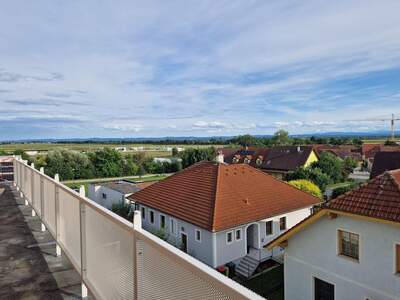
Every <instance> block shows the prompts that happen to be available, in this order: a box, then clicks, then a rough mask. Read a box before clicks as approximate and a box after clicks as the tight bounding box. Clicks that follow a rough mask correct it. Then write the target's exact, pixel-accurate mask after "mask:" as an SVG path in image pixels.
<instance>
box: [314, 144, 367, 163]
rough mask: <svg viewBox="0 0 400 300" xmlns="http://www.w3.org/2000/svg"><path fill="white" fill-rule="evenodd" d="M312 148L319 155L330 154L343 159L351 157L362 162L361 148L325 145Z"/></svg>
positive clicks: (315, 145)
mask: <svg viewBox="0 0 400 300" xmlns="http://www.w3.org/2000/svg"><path fill="white" fill-rule="evenodd" d="M312 146H313V149H314V151H315V152H316V153H317V154H318V155H321V154H322V153H324V152H329V153H332V154H334V155H335V156H337V157H339V158H341V159H345V158H348V157H350V158H352V159H354V160H356V161H358V162H360V161H362V155H361V147H357V146H354V145H324V144H314V145H312Z"/></svg>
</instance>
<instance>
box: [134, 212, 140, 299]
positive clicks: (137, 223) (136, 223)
mask: <svg viewBox="0 0 400 300" xmlns="http://www.w3.org/2000/svg"><path fill="white" fill-rule="evenodd" d="M141 228H142V216H141V214H140V210H135V212H134V214H133V299H134V300H138V299H139V294H138V288H139V287H138V262H139V260H138V256H139V255H142V253H141V252H139V251H138V248H137V238H136V232H135V230H136V229H141Z"/></svg>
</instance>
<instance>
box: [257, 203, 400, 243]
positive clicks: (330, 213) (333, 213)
mask: <svg viewBox="0 0 400 300" xmlns="http://www.w3.org/2000/svg"><path fill="white" fill-rule="evenodd" d="M323 216H327V217H328V218H329V219H336V218H337V217H338V216H345V217H350V218H355V219H358V220H363V221H369V222H377V223H381V224H386V225H392V226H398V227H400V222H395V221H390V220H385V219H379V218H374V217H369V216H363V215H358V214H353V213H349V212H345V211H340V210H334V209H329V208H323V209H321V210H320V211H318V212H317V213H315V214H313V215H311V216H309V217H307V218H306V219H304V220H303V221H301V222H300V223H298V224H297V225H295V226H294V227H292V228H291V229H289V230H288V231H286V232H285V233H283V234H281V235H280V236H278V237H277V238H276V239H274V240H273V241H271V242H269V243H268V244H267V245H265V246H264V248H267V249H268V250H271V249H272V248H274V247H277V246H279V247H282V248H285V247H286V246H287V245H288V240H289V238H290V237H291V236H293V235H295V234H296V233H297V232H299V231H301V230H303V229H304V228H305V227H307V226H308V225H311V224H313V223H315V222H316V221H317V220H319V219H320V218H322V217H323Z"/></svg>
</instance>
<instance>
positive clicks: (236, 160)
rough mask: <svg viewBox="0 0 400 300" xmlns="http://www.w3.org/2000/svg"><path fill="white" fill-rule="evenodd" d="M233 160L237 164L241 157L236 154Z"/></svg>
mask: <svg viewBox="0 0 400 300" xmlns="http://www.w3.org/2000/svg"><path fill="white" fill-rule="evenodd" d="M232 162H233V163H234V164H237V163H238V162H239V157H237V156H235V157H234V158H233V159H232Z"/></svg>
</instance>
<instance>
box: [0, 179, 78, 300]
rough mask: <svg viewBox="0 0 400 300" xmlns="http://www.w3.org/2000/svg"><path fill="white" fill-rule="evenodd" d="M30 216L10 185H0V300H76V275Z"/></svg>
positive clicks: (28, 209)
mask: <svg viewBox="0 0 400 300" xmlns="http://www.w3.org/2000/svg"><path fill="white" fill-rule="evenodd" d="M31 215H32V209H31V208H30V206H29V205H28V206H25V205H24V200H23V199H22V198H20V197H19V195H18V192H17V191H16V189H15V188H14V187H13V186H12V184H8V183H1V182H0V299H32V300H33V299H80V298H81V281H80V276H79V274H78V273H77V272H76V271H75V270H74V268H73V266H72V264H71V263H70V262H69V261H68V259H67V258H66V256H65V255H61V256H58V257H57V256H56V255H55V253H56V250H55V248H56V244H55V241H54V239H53V238H52V236H51V235H50V233H49V232H48V231H45V232H42V231H41V222H40V219H39V218H38V217H32V216H31Z"/></svg>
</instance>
